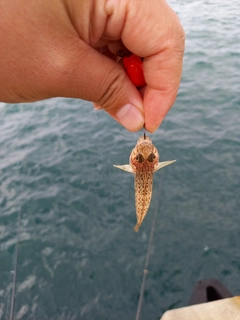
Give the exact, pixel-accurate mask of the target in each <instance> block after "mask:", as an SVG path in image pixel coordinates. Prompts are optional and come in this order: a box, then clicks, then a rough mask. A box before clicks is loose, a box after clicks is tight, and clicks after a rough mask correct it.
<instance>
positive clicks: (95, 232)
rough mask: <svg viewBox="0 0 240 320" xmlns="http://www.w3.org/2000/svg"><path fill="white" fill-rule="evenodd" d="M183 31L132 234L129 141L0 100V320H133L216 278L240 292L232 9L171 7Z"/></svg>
mask: <svg viewBox="0 0 240 320" xmlns="http://www.w3.org/2000/svg"><path fill="white" fill-rule="evenodd" d="M170 4H171V5H172V6H173V8H174V9H175V11H176V12H177V13H178V15H179V17H180V19H181V21H182V24H183V26H184V28H185V31H186V37H187V39H186V54H185V59H184V72H183V79H182V83H181V88H180V91H179V95H178V99H177V101H176V103H175V105H174V107H173V108H172V110H171V111H170V112H169V114H168V116H167V117H166V119H165V121H164V122H163V124H162V126H161V127H160V128H159V129H158V130H157V132H156V133H154V134H153V135H152V136H151V137H152V139H153V142H154V144H155V145H156V147H157V148H158V150H159V152H160V155H161V160H162V161H164V160H170V159H177V162H176V163H175V164H173V165H171V166H169V167H167V168H164V169H163V170H161V171H159V172H157V173H156V175H155V181H154V192H153V199H152V203H151V207H150V210H149V212H148V215H147V216H146V218H145V220H144V222H143V224H142V226H141V228H140V231H139V233H135V232H134V231H133V227H134V225H135V220H136V218H135V208H134V190H133V177H132V176H131V175H130V174H127V173H124V172H122V171H120V170H117V169H115V168H114V167H113V166H112V165H113V164H124V163H127V161H128V157H129V153H130V152H131V150H132V148H133V146H134V145H135V143H136V140H137V139H138V138H139V136H140V135H141V133H129V132H127V131H126V130H125V129H123V128H122V127H121V126H119V125H118V124H116V123H115V121H114V120H112V119H111V118H110V117H109V116H108V115H106V114H105V113H103V112H94V111H93V108H92V106H91V104H90V103H87V102H84V101H79V100H73V99H51V100H47V101H41V102H38V103H34V104H21V105H5V104H0V319H4V320H5V319H9V315H10V305H11V293H12V282H13V270H14V256H15V248H16V246H15V244H16V237H17V229H18V217H19V214H20V215H21V222H20V227H19V238H20V239H19V257H18V266H17V282H16V299H15V317H14V318H15V319H24V320H25V319H42V320H44V319H71V320H72V319H84V320H87V319H99V320H104V319H124V320H125V319H126V320H128V319H135V315H136V310H137V304H138V299H139V293H140V288H141V281H142V276H143V269H144V264H145V258H146V253H147V247H148V240H149V235H150V231H151V225H152V220H153V215H154V211H155V210H156V219H155V233H154V239H153V244H152V247H151V257H150V263H149V273H148V275H147V281H146V287H145V291H144V300H143V305H142V310H141V319H158V318H159V317H160V316H161V315H162V313H163V312H164V311H165V310H167V309H171V308H176V307H181V306H185V305H187V304H188V301H189V298H190V295H191V292H192V289H193V286H194V283H195V282H196V281H197V280H199V279H204V278H213V277H214V278H218V279H219V280H220V281H222V282H223V284H224V285H225V286H226V287H227V288H228V289H229V290H230V291H231V292H232V293H233V294H235V295H237V294H240V281H239V276H240V251H239V243H240V196H239V190H240V164H239V163H240V121H239V120H240V115H239V107H240V19H239V17H240V5H239V1H238V0H235V1H228V2H223V1H218V2H216V1H213V0H212V1H207V0H205V1H202V0H201V1H200V0H199V1H197V0H193V1H187V0H174V1H171V2H170Z"/></svg>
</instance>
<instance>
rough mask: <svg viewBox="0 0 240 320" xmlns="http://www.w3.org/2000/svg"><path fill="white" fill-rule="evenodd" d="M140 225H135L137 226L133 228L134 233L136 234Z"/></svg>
mask: <svg viewBox="0 0 240 320" xmlns="http://www.w3.org/2000/svg"><path fill="white" fill-rule="evenodd" d="M140 225H141V223H137V224H136V225H135V227H134V231H135V232H138V230H139V227H140Z"/></svg>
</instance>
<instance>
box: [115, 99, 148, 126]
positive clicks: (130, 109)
mask: <svg viewBox="0 0 240 320" xmlns="http://www.w3.org/2000/svg"><path fill="white" fill-rule="evenodd" d="M116 118H117V119H118V121H119V122H120V123H121V125H123V126H124V127H125V128H126V129H128V130H129V131H138V130H140V129H142V127H143V125H144V118H143V114H142V112H141V111H140V110H139V109H138V108H137V107H135V106H134V105H132V104H126V105H125V106H123V107H122V108H121V109H120V110H118V112H117V113H116Z"/></svg>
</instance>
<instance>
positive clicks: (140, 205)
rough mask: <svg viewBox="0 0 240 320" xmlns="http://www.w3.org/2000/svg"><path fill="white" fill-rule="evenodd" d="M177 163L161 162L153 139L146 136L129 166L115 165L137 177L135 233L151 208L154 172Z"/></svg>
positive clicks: (140, 141) (133, 152)
mask: <svg viewBox="0 0 240 320" xmlns="http://www.w3.org/2000/svg"><path fill="white" fill-rule="evenodd" d="M175 161H176V160H172V161H164V162H159V154H158V151H157V149H156V147H155V146H154V145H153V143H152V141H151V139H150V138H149V137H147V136H145V135H144V136H143V137H141V138H139V139H138V141H137V144H136V146H135V148H134V149H133V150H132V152H131V154H130V158H129V165H122V166H118V165H115V167H116V168H119V169H122V170H124V171H127V172H130V173H133V174H134V175H135V182H134V186H135V204H136V216H137V224H136V226H135V228H134V230H135V231H138V229H139V227H140V225H141V224H142V222H143V219H144V217H145V216H146V214H147V211H148V208H149V206H150V202H151V198H152V187H153V174H154V172H156V171H157V170H159V169H161V168H163V167H165V166H167V165H169V164H171V163H173V162H175Z"/></svg>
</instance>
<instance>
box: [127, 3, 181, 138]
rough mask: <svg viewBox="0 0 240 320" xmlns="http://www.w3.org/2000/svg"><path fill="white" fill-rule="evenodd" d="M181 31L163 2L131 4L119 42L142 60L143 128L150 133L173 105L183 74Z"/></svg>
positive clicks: (176, 20) (176, 18) (172, 13)
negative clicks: (143, 81) (143, 79)
mask: <svg viewBox="0 0 240 320" xmlns="http://www.w3.org/2000/svg"><path fill="white" fill-rule="evenodd" d="M184 40H185V36H184V31H183V28H182V26H181V24H180V21H179V19H178V17H177V15H176V14H175V12H174V11H173V10H172V9H171V8H170V7H169V6H168V4H167V3H166V2H165V1H164V0H149V1H130V2H129V5H128V13H127V17H126V21H125V24H124V27H123V30H122V41H123V43H124V45H125V46H126V47H127V48H128V49H129V50H130V51H131V52H133V53H135V54H137V55H138V56H140V57H143V58H144V64H143V66H144V76H145V80H146V83H147V86H146V87H145V88H144V90H143V101H144V112H145V128H146V129H147V130H148V131H150V132H153V131H155V130H156V129H157V127H158V126H159V125H160V124H161V122H162V120H163V119H164V117H165V116H166V114H167V112H168V111H169V109H170V108H171V106H172V105H173V103H174V101H175V99H176V96H177V92H178V88H179V85H180V80H181V74H182V63H183V53H184Z"/></svg>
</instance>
